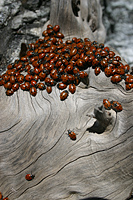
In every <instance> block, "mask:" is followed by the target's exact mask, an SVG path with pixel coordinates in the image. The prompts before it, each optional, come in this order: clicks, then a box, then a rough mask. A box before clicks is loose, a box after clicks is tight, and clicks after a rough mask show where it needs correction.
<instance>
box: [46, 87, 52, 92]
mask: <svg viewBox="0 0 133 200" xmlns="http://www.w3.org/2000/svg"><path fill="white" fill-rule="evenodd" d="M46 91H47V93H48V94H50V93H51V92H52V87H51V86H47V87H46Z"/></svg>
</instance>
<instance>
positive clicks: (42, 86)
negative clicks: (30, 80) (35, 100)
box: [37, 82, 46, 90]
mask: <svg viewBox="0 0 133 200" xmlns="http://www.w3.org/2000/svg"><path fill="white" fill-rule="evenodd" d="M37 88H39V90H45V89H46V87H45V84H44V83H41V82H40V83H38V84H37Z"/></svg>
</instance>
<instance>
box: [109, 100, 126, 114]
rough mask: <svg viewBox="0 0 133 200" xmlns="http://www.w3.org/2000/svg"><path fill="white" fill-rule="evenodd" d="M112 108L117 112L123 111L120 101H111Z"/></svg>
mask: <svg viewBox="0 0 133 200" xmlns="http://www.w3.org/2000/svg"><path fill="white" fill-rule="evenodd" d="M111 107H112V109H113V110H114V111H115V112H121V111H122V110H123V108H122V105H121V104H120V103H119V102H118V101H111Z"/></svg>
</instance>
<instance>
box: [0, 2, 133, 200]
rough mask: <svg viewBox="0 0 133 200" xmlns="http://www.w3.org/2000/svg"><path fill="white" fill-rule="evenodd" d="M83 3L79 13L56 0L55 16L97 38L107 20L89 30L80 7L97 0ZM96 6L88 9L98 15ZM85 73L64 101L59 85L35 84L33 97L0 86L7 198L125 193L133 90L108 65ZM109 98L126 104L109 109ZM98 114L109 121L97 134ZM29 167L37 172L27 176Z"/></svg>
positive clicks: (1, 169)
mask: <svg viewBox="0 0 133 200" xmlns="http://www.w3.org/2000/svg"><path fill="white" fill-rule="evenodd" d="M74 2H75V3H76V1H73V3H74ZM82 2H83V1H80V3H81V4H80V8H79V9H80V10H79V12H80V13H79V12H78V13H79V14H78V16H74V14H73V11H72V8H71V6H70V5H71V4H70V3H71V2H70V1H68V0H67V1H62V0H60V1H55V0H53V1H52V4H51V12H52V14H51V19H50V23H52V24H60V26H61V27H63V28H61V31H62V32H64V33H65V32H66V34H67V36H68V37H71V36H77V37H81V38H84V37H86V36H87V37H91V39H92V36H93V37H94V36H95V35H93V33H94V32H95V33H96V35H97V37H96V39H97V38H98V37H99V36H98V35H99V32H98V27H102V26H103V25H102V22H99V24H98V25H97V26H96V30H95V31H92V30H91V28H90V26H91V24H89V23H91V22H90V21H87V20H86V13H85V12H84V11H83V12H82V6H83V7H84V6H86V5H85V4H87V6H88V5H89V4H90V5H91V6H93V4H94V1H88V2H87V1H84V3H85V4H83V3H82ZM95 3H96V4H97V5H98V6H99V9H101V8H100V5H99V3H98V1H95ZM82 4H83V5H82ZM57 7H58V10H57ZM54 8H55V9H54ZM91 9H92V7H90V6H89V8H88V10H87V8H86V12H87V14H88V16H90V20H92V21H93V16H91V15H90V12H91ZM100 12H101V11H100ZM64 13H68V19H69V16H70V21H69V22H68V21H67V18H65V17H64ZM54 14H55V15H54ZM94 14H97V11H96V13H95V12H94ZM84 15H85V16H84ZM97 15H98V16H97V19H99V20H100V19H101V14H100V15H99V14H97ZM91 17H92V18H91ZM61 18H63V21H62V19H61ZM64 18H65V19H64ZM82 18H84V20H82ZM96 21H97V20H96ZM84 23H85V25H83V24H84ZM97 23H98V22H97ZM66 24H67V26H66ZM87 24H88V26H87ZM68 25H69V26H68ZM86 28H88V30H86ZM77 30H78V31H77ZM79 30H80V31H79ZM87 31H88V32H87ZM91 31H92V33H90V32H91ZM90 35H91V36H90ZM103 40H104V39H103ZM123 62H124V61H123ZM88 74H89V76H88V83H89V84H88V85H87V86H86V85H85V84H83V83H81V84H80V85H79V86H78V87H77V91H76V93H75V94H74V95H72V94H70V95H69V97H68V98H67V99H66V100H65V101H63V102H61V101H60V99H59V95H60V91H59V90H58V89H57V88H56V87H54V88H53V92H52V93H51V94H49V95H48V94H47V93H46V91H43V92H41V91H38V94H37V96H36V97H32V96H30V94H29V93H28V92H23V91H22V90H19V91H18V92H16V93H15V94H14V95H13V96H11V97H8V96H6V95H5V90H4V88H3V87H0V192H2V193H3V195H4V196H8V197H9V199H10V200H24V199H26V200H37V199H40V200H59V199H61V200H64V199H69V200H79V199H85V198H87V197H88V198H89V197H103V198H106V199H110V200H118V199H119V200H125V199H126V198H127V197H128V195H129V193H130V192H131V189H132V183H133V178H132V172H133V163H132V142H133V141H132V133H133V123H132V122H133V92H132V91H129V92H127V91H125V89H124V85H123V83H121V84H118V85H113V84H112V83H111V82H110V78H107V77H105V75H104V73H103V72H102V73H101V74H100V75H99V76H97V77H96V76H95V75H94V71H93V69H90V70H88ZM104 98H107V99H109V100H117V101H119V102H120V103H121V104H122V106H123V111H122V112H120V113H115V112H114V111H112V110H111V111H105V110H104V108H103V107H102V101H103V99H104ZM109 113H111V114H109ZM99 116H100V118H99ZM102 119H103V120H102ZM107 119H109V123H108V122H107ZM98 120H99V121H98ZM96 121H97V122H98V123H101V126H103V127H104V128H103V131H102V133H100V134H98V133H97V129H96V130H94V129H93V131H92V132H91V130H92V129H91V128H92V127H93V126H94V123H95V122H96ZM104 122H105V123H104ZM98 126H99V125H98ZM68 129H71V130H73V131H74V132H75V133H76V134H77V139H76V141H72V140H71V139H70V138H69V137H68V135H67V130H68ZM95 131H96V132H95ZM27 173H32V174H34V175H35V178H34V179H33V180H32V181H30V182H28V181H26V180H25V175H26V174H27Z"/></svg>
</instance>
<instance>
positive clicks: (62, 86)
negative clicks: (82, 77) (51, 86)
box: [57, 82, 67, 90]
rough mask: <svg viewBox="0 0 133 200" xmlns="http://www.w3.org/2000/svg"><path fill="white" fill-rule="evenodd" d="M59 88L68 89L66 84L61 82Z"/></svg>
mask: <svg viewBox="0 0 133 200" xmlns="http://www.w3.org/2000/svg"><path fill="white" fill-rule="evenodd" d="M57 88H58V89H59V90H64V89H66V88H67V85H66V84H65V83H62V82H60V83H58V84H57Z"/></svg>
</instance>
